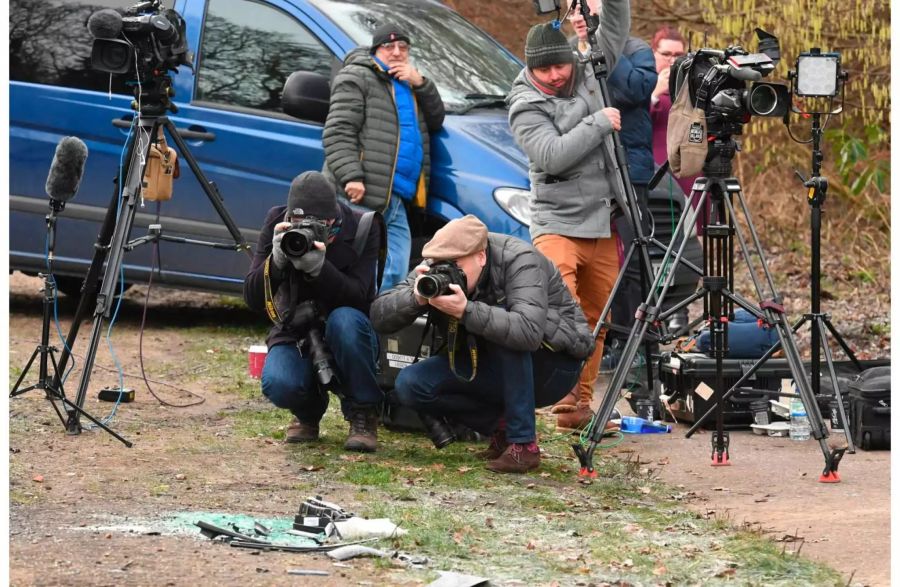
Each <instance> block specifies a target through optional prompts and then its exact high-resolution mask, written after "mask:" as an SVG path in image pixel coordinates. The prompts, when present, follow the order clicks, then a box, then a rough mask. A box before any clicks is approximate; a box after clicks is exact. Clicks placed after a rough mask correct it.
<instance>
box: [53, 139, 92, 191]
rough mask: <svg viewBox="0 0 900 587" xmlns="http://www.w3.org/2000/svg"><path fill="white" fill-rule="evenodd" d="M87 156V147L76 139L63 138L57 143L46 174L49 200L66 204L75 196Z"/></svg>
mask: <svg viewBox="0 0 900 587" xmlns="http://www.w3.org/2000/svg"><path fill="white" fill-rule="evenodd" d="M87 156H88V148H87V145H85V144H84V141H82V140H81V139H79V138H78V137H65V138H64V139H63V140H61V141H60V142H59V144H58V145H57V146H56V152H55V153H54V154H53V163H52V164H51V165H50V173H48V174H47V185H46V190H47V195H48V196H50V199H52V200H55V201H57V202H62V203H66V202H68V201H69V200H71V199H72V198H73V197H74V196H75V192H77V191H78V185H79V184H80V183H81V176H82V175H84V164H85V161H86V160H87Z"/></svg>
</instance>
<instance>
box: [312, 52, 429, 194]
mask: <svg viewBox="0 0 900 587" xmlns="http://www.w3.org/2000/svg"><path fill="white" fill-rule="evenodd" d="M413 93H414V95H415V98H416V109H417V112H416V116H417V118H418V119H419V134H420V135H421V137H422V173H423V178H422V181H421V182H420V187H421V189H422V190H423V191H422V193H421V194H417V195H418V196H419V197H418V198H415V197H414V200H413V201H414V202H416V203H417V205H420V206H424V196H425V194H424V190H425V189H427V187H428V177H429V171H430V167H431V166H430V159H431V157H430V140H429V133H433V132H437V131H438V130H440V128H441V125H442V124H443V123H444V103H443V102H442V101H441V96H440V94H439V93H438V90H437V86H435V85H434V82H432V81H431V80H430V79H427V78H426V80H425V83H424V84H423V85H422V86H421V87H418V88H413ZM399 139H400V127H399V125H398V122H397V107H396V105H395V104H394V90H393V85H392V84H391V78H390V76H388V74H387V73H386V72H385V71H384V70H382V69H381V68H380V67H379V66H378V64H376V63H375V61H374V59H373V58H372V55H371V54H369V51H368V49H365V48H362V47H360V48H356V49H354V50H352V51H351V52H350V53H348V54H347V57H346V58H345V59H344V66H343V67H342V68H341V71H340V72H338V74H337V76H335V78H334V81H333V82H332V84H331V103H330V105H329V107H328V117H327V118H326V120H325V129H324V130H323V131H322V145H323V146H324V148H325V167H324V169H323V173H324V174H325V175H326V176H327V177H328V178H329V179H331V180H332V181H333V182H334V184H335V185H336V186H337V188H338V193H339V194H341V195H345V194H344V185H346V184H347V182H350V181H361V182H363V183H364V184H365V186H366V192H365V195H364V196H363V201H362V205H363V206H365V207H366V208H369V209H371V210H378V211H380V212H383V211H384V210H385V208H387V203H388V200H389V198H390V194H391V185H392V182H393V178H394V167H395V165H396V160H397V146H398V141H399Z"/></svg>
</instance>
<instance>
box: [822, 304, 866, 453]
mask: <svg viewBox="0 0 900 587" xmlns="http://www.w3.org/2000/svg"><path fill="white" fill-rule="evenodd" d="M813 326H814V327H815V328H818V329H819V335H820V337H821V341H822V352H823V353H824V354H825V364H826V365H827V366H828V375H829V377H831V385H832V388H833V389H834V399H835V401H836V402H837V411H838V417H839V418H840V421H841V422H842V423H843V425H844V436H845V437H846V438H847V451H848V452H849V453H850V454H853V453H855V452H856V447H855V446H853V438H851V436H850V420H849V419H848V418H847V414H846V413H845V410H844V398H842V397H841V389H840V387H839V386H838V379H837V374H836V373H835V372H834V357H833V356H832V354H831V349H830V348H829V347H828V337H827V336H826V334H825V325H824V324H823V319H822V318H821V316H820V317H819V318H818V320H816V321H815V323H814V325H813Z"/></svg>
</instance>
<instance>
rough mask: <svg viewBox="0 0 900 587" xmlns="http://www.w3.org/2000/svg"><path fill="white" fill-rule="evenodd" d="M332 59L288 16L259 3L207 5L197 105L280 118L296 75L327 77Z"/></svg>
mask: <svg viewBox="0 0 900 587" xmlns="http://www.w3.org/2000/svg"><path fill="white" fill-rule="evenodd" d="M333 62H334V56H333V55H332V54H331V52H330V51H329V50H328V49H327V48H326V47H325V46H324V45H323V44H322V43H320V42H319V40H318V39H317V38H316V37H315V36H313V35H312V33H310V32H309V31H308V30H307V29H306V27H304V26H303V25H302V24H300V23H299V22H297V21H296V20H295V19H294V18H293V17H292V16H290V15H289V14H287V13H286V12H283V11H281V10H278V9H276V8H273V7H271V6H267V5H265V4H261V3H259V2H251V1H248V0H211V2H210V3H209V6H208V8H207V13H206V22H205V24H204V29H203V40H202V41H201V50H200V66H199V70H198V73H197V91H196V93H195V95H196V97H197V99H198V100H201V101H204V102H214V103H218V104H223V105H228V106H241V107H245V108H255V109H259V110H267V111H270V112H281V90H282V88H283V87H284V82H285V81H287V78H288V76H290V75H291V74H292V73H293V72H295V71H311V72H316V73H320V74H322V75H324V76H326V77H329V76H330V74H331V67H332V63H333Z"/></svg>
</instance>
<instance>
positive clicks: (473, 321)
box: [369, 233, 594, 359]
mask: <svg viewBox="0 0 900 587" xmlns="http://www.w3.org/2000/svg"><path fill="white" fill-rule="evenodd" d="M487 252H488V260H487V265H486V266H485V268H484V270H483V271H482V274H481V279H480V280H479V282H478V284H477V286H476V288H475V292H474V293H473V294H472V295H471V296H470V298H469V303H468V304H467V305H466V310H465V313H464V314H463V317H462V320H460V322H461V324H462V325H463V326H465V328H466V330H467V331H468V332H469V333H471V334H474V335H475V336H480V337H483V338H484V339H486V340H488V341H490V342H494V343H497V344H499V345H502V346H504V347H506V348H509V349H513V350H517V351H536V350H537V349H538V348H540V346H541V344H546V345H547V346H549V348H551V349H552V350H554V351H557V352H564V353H567V354H569V355H571V356H573V357H575V358H576V359H583V358H585V357H587V356H588V355H590V354H591V352H592V351H593V350H594V339H593V336H592V334H591V330H590V328H588V324H587V321H586V320H585V318H584V314H583V313H582V311H581V308H580V307H579V306H578V304H576V303H575V300H574V299H572V295H571V294H570V293H569V289H568V288H567V287H566V284H565V283H564V282H563V280H562V276H561V275H560V274H559V270H558V269H557V268H556V266H555V265H553V263H552V262H551V261H550V260H549V259H547V258H546V257H544V256H543V255H542V254H540V253H539V252H538V251H536V250H535V249H534V248H533V247H532V246H531V245H530V244H528V243H526V242H525V241H523V240H520V239H517V238H515V237H511V236H507V235H503V234H497V233H488V248H487ZM414 281H415V274H412V273H411V274H410V277H408V278H407V280H406V281H404V282H401V283H400V284H398V285H397V286H396V287H394V288H393V289H391V290H388V291H386V292H384V293H382V294H381V295H380V296H378V297H377V298H375V301H374V302H372V307H371V309H370V312H369V316H370V318H371V319H372V325H373V326H374V327H375V330H377V331H378V332H383V333H391V332H396V331H398V330H400V329H401V328H403V327H405V326H408V325H409V324H411V323H412V322H413V321H414V320H415V319H416V317H417V316H419V315H420V314H422V313H424V312H425V310H426V309H427V308H429V306H427V305H426V306H420V305H418V304H417V303H416V300H415V297H414V294H413V282H414Z"/></svg>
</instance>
